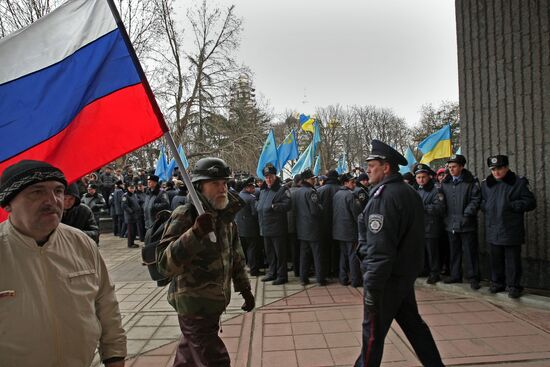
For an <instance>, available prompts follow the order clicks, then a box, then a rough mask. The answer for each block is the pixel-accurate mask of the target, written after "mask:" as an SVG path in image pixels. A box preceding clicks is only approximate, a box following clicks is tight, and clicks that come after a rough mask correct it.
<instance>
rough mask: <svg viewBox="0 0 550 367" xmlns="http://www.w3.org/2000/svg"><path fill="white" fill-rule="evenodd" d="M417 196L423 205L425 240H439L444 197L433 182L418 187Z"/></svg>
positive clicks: (443, 211)
mask: <svg viewBox="0 0 550 367" xmlns="http://www.w3.org/2000/svg"><path fill="white" fill-rule="evenodd" d="M417 190H418V194H419V195H420V197H421V198H422V204H424V232H425V235H426V238H439V235H440V234H441V228H442V226H443V215H444V214H445V197H444V195H443V193H442V192H440V191H439V190H438V189H437V188H436V187H435V185H434V182H433V181H430V182H428V183H427V184H426V185H424V186H418V189H417Z"/></svg>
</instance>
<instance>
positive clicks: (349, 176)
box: [340, 172, 355, 183]
mask: <svg viewBox="0 0 550 367" xmlns="http://www.w3.org/2000/svg"><path fill="white" fill-rule="evenodd" d="M354 178H355V177H353V175H352V174H351V173H349V172H348V173H342V174H341V175H340V182H341V183H344V182H348V181H352V180H353V179H354Z"/></svg>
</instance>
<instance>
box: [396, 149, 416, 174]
mask: <svg viewBox="0 0 550 367" xmlns="http://www.w3.org/2000/svg"><path fill="white" fill-rule="evenodd" d="M405 159H406V160H407V165H406V166H402V165H399V173H401V174H402V175H403V174H405V173H407V172H412V169H413V166H414V164H415V163H417V162H416V158H415V157H414V153H413V151H412V149H411V147H407V150H406V151H405ZM413 173H414V172H413Z"/></svg>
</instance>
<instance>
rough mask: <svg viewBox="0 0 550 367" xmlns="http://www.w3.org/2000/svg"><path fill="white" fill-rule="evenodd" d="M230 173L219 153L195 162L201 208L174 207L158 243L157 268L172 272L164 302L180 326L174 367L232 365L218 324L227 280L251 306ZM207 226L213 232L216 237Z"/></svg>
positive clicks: (227, 294) (227, 291)
mask: <svg viewBox="0 0 550 367" xmlns="http://www.w3.org/2000/svg"><path fill="white" fill-rule="evenodd" d="M230 173H231V171H230V169H229V167H228V166H227V165H226V164H225V162H224V161H223V160H221V159H218V158H203V159H200V160H199V161H198V162H197V164H196V165H195V168H194V170H193V176H192V182H193V184H194V185H195V187H196V188H197V191H198V192H197V194H198V195H199V198H200V199H201V201H202V205H203V207H204V209H205V213H204V214H202V215H200V216H197V211H196V209H195V207H194V206H193V204H191V203H187V204H185V205H182V206H179V207H177V208H176V209H175V210H174V212H173V213H172V216H171V217H170V219H169V221H168V223H167V224H166V229H165V231H164V234H163V237H162V240H161V243H160V245H159V247H158V248H157V259H158V268H159V271H160V272H161V273H162V274H163V275H165V276H167V277H172V278H173V279H172V282H171V283H170V288H169V290H168V302H169V303H170V304H171V305H172V306H173V307H174V308H175V309H176V311H177V312H178V320H179V324H180V329H181V332H182V336H181V340H180V344H179V346H178V350H177V353H176V358H175V361H174V366H177V367H183V366H230V359H229V354H228V352H227V349H226V347H225V345H224V344H223V341H222V340H221V339H220V337H219V336H218V330H219V324H220V316H221V314H222V312H224V311H225V309H226V307H227V305H228V304H229V301H230V299H231V288H230V287H231V280H233V284H234V289H235V292H240V293H241V295H242V296H243V298H244V300H245V303H244V305H243V306H242V309H243V310H245V311H247V312H248V311H251V310H252V309H253V308H254V306H255V304H254V296H253V295H252V292H251V291H250V282H249V280H248V277H247V275H246V272H245V258H244V254H243V250H242V247H241V244H240V241H239V234H238V232H237V226H236V225H235V222H234V220H233V219H234V217H235V214H236V213H237V212H238V211H239V210H240V209H241V207H242V201H241V200H240V199H239V198H238V196H236V195H233V194H230V193H228V190H227V180H228V178H229V175H230ZM210 232H214V234H215V236H216V242H215V243H214V242H211V240H210V237H209V233H210Z"/></svg>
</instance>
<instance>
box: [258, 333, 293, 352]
mask: <svg viewBox="0 0 550 367" xmlns="http://www.w3.org/2000/svg"><path fill="white" fill-rule="evenodd" d="M290 349H294V339H293V338H292V336H265V337H264V339H263V350H264V351H274V350H290Z"/></svg>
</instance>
